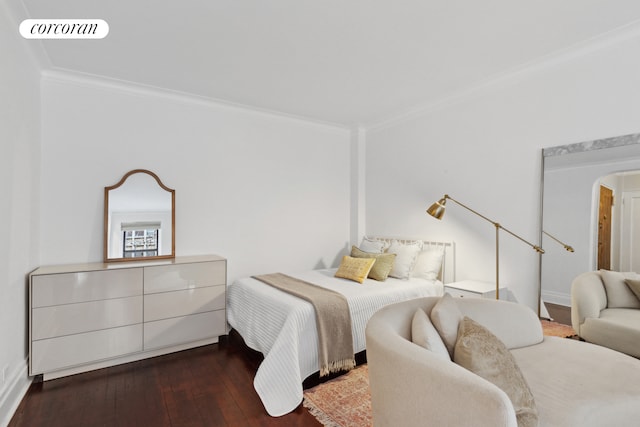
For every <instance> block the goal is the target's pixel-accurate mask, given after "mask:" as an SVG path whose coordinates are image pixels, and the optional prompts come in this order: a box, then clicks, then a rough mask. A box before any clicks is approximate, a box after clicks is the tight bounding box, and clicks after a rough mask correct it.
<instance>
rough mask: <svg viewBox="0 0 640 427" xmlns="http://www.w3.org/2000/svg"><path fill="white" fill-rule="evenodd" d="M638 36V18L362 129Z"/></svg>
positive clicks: (468, 96)
mask: <svg viewBox="0 0 640 427" xmlns="http://www.w3.org/2000/svg"><path fill="white" fill-rule="evenodd" d="M638 37H640V20H638V21H634V22H631V23H629V24H627V25H624V26H622V27H619V28H616V29H615V30H611V31H608V32H606V33H603V34H600V35H599V36H596V37H592V38H590V39H587V40H584V41H582V42H580V43H577V44H574V45H572V46H569V47H567V48H564V49H560V50H558V51H556V52H553V53H551V54H548V55H545V56H542V57H540V58H538V59H536V60H533V61H529V62H527V63H525V64H522V65H520V66H517V67H514V68H512V69H510V70H507V71H505V72H502V73H498V74H495V75H493V76H491V77H489V78H487V79H484V80H482V81H479V82H478V83H476V84H474V85H471V86H468V87H466V88H463V89H460V90H457V91H454V92H452V93H449V94H448V95H445V96H442V97H440V98H438V99H435V100H434V101H429V102H426V103H423V104H420V105H417V106H415V107H412V108H410V109H407V110H405V111H403V112H401V113H399V114H395V115H392V116H389V117H387V118H386V119H382V120H378V121H376V122H373V123H368V124H367V126H366V128H367V130H368V131H378V130H382V129H384V128H387V127H391V126H394V125H397V124H400V123H403V122H406V121H409V120H412V119H415V118H418V117H420V116H423V115H427V114H430V113H433V112H435V111H439V110H442V109H445V108H447V107H450V106H452V105H455V104H458V103H460V102H463V101H466V100H469V99H473V98H475V97H478V96H481V95H483V94H485V93H487V92H489V91H491V90H495V89H497V88H502V87H506V86H509V85H513V84H515V83H518V82H520V81H522V80H525V79H527V78H530V77H531V76H534V75H536V74H539V73H541V72H543V71H546V70H548V69H551V68H554V67H557V66H559V65H561V64H564V63H567V62H569V61H573V60H575V59H578V58H581V57H584V56H588V55H590V54H592V53H595V52H598V51H600V50H603V49H607V48H609V47H612V46H615V45H617V44H620V43H624V42H625V41H628V40H631V39H634V38H638Z"/></svg>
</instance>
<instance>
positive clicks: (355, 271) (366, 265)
mask: <svg viewBox="0 0 640 427" xmlns="http://www.w3.org/2000/svg"><path fill="white" fill-rule="evenodd" d="M375 262H376V260H375V258H352V257H350V256H348V255H345V256H343V257H342V262H341V263H340V267H338V271H336V274H335V276H336V277H341V278H343V279H349V280H353V281H355V282H358V283H362V282H364V279H366V278H367V274H369V271H371V267H373V264H374V263H375Z"/></svg>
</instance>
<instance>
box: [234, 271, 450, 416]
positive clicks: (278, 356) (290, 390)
mask: <svg viewBox="0 0 640 427" xmlns="http://www.w3.org/2000/svg"><path fill="white" fill-rule="evenodd" d="M335 271H336V270H335V269H326V270H312V271H304V272H294V273H292V272H284V271H283V272H282V273H285V274H288V275H290V276H293V277H296V278H298V279H301V280H305V281H307V282H310V283H314V284H316V285H321V286H324V287H327V288H329V289H333V290H335V291H338V292H340V293H342V294H343V295H344V296H345V297H346V298H347V300H348V302H349V310H350V312H351V321H352V332H353V345H354V349H353V350H354V353H357V352H360V351H362V350H364V349H365V335H364V330H365V326H366V324H367V321H368V320H369V318H370V317H371V316H372V315H373V313H374V312H375V311H376V310H378V309H379V308H381V307H383V306H385V305H387V304H390V303H393V302H398V301H403V300H407V299H413V298H420V297H424V296H440V295H442V294H443V289H444V288H443V285H442V282H440V281H427V280H424V279H418V278H413V279H409V280H399V279H394V278H391V277H390V278H388V279H387V280H386V281H384V282H378V281H376V280H372V279H366V280H365V282H364V283H363V284H359V283H357V282H353V281H350V280H346V279H339V278H336V277H334V276H333V275H334V273H335ZM227 321H228V322H229V325H231V327H232V328H234V329H235V330H236V331H238V333H239V334H240V335H241V336H242V338H244V341H245V343H246V344H247V345H248V346H249V347H251V348H252V349H254V350H257V351H259V352H261V353H262V354H263V355H264V360H263V361H262V363H261V364H260V367H259V368H258V372H257V373H256V376H255V379H254V381H253V385H254V387H255V389H256V391H257V393H258V395H259V396H260V399H261V400H262V403H263V404H264V407H265V409H266V410H267V412H268V413H269V415H271V416H280V415H284V414H287V413H289V412H291V411H292V410H294V409H295V408H296V407H297V406H298V405H299V404H300V402H302V397H303V395H302V382H303V381H304V379H305V378H307V377H308V376H309V375H311V374H313V373H314V372H317V371H318V341H317V329H316V322H315V313H314V309H313V306H312V305H311V304H310V303H309V302H307V301H304V300H302V299H299V298H296V297H295V296H292V295H289V294H287V293H285V292H282V291H280V290H278V289H275V288H273V287H271V286H269V285H266V284H264V283H262V282H260V281H258V280H256V279H253V278H249V277H248V278H244V279H239V280H237V281H235V282H234V283H233V284H232V285H230V286H229V288H228V293H227Z"/></svg>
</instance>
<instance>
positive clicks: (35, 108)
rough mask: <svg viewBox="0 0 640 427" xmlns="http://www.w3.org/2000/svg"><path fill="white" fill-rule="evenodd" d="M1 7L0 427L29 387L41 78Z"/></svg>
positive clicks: (8, 16)
mask: <svg viewBox="0 0 640 427" xmlns="http://www.w3.org/2000/svg"><path fill="white" fill-rule="evenodd" d="M5 6H6V5H5V3H4V2H2V3H1V4H0V40H2V42H1V43H0V58H2V65H1V66H0V195H1V196H0V197H2V202H1V203H0V426H1V425H6V424H7V423H8V422H9V419H10V417H11V416H12V414H13V412H14V410H15V408H16V407H17V405H18V403H19V402H20V400H21V399H22V396H23V395H24V393H25V392H26V390H27V387H28V385H29V382H28V377H27V354H28V346H27V324H28V322H27V309H26V308H27V295H28V294H27V274H28V273H29V271H31V270H33V269H34V268H35V267H36V266H37V262H38V260H37V252H38V251H37V241H38V227H37V217H38V200H37V199H38V197H37V194H38V188H37V182H38V174H39V151H38V150H39V136H40V135H39V133H40V123H39V122H40V112H39V110H40V102H39V90H40V87H39V86H40V84H39V81H40V77H39V69H38V65H37V63H36V62H35V60H34V59H33V58H32V57H31V56H29V54H28V52H29V49H28V48H27V45H26V42H25V41H24V40H22V38H21V37H20V36H19V34H18V31H17V25H16V23H15V21H13V19H12V18H11V16H12V14H11V13H10V12H9V11H8V10H7V9H6V8H5Z"/></svg>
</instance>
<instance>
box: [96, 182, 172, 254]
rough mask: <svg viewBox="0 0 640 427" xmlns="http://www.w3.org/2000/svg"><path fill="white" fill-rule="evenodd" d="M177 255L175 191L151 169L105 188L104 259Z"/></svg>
mask: <svg viewBox="0 0 640 427" xmlns="http://www.w3.org/2000/svg"><path fill="white" fill-rule="evenodd" d="M174 257H175V190H173V189H171V188H169V187H167V186H165V185H164V184H163V183H162V181H160V178H158V176H157V175H156V174H154V173H153V172H151V171H148V170H145V169H135V170H132V171H129V172H127V173H126V174H125V175H124V176H123V177H122V179H121V180H120V181H119V182H118V183H117V184H115V185H112V186H110V187H105V188H104V262H112V261H139V260H147V259H168V258H174Z"/></svg>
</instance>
